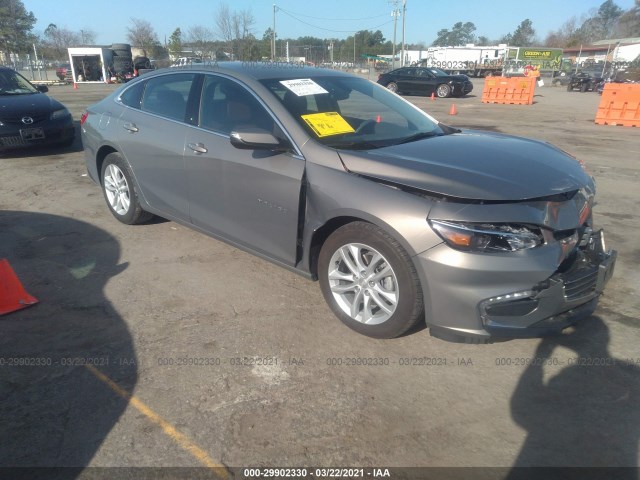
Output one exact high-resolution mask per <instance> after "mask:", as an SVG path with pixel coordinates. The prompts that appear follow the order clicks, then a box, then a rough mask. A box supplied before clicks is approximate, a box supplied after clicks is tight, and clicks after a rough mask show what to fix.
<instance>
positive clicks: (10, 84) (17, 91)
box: [0, 70, 38, 95]
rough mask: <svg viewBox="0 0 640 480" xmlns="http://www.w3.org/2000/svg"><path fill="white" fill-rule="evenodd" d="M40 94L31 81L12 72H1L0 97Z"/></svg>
mask: <svg viewBox="0 0 640 480" xmlns="http://www.w3.org/2000/svg"><path fill="white" fill-rule="evenodd" d="M30 93H38V90H36V89H35V87H34V86H33V85H31V83H29V81H28V80H27V79H26V78H24V77H23V76H22V75H20V74H19V73H16V72H14V71H12V70H4V71H1V72H0V95H24V94H30Z"/></svg>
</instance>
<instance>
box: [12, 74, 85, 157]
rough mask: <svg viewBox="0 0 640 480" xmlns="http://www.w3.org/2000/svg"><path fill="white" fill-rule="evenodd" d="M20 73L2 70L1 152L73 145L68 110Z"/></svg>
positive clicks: (43, 87)
mask: <svg viewBox="0 0 640 480" xmlns="http://www.w3.org/2000/svg"><path fill="white" fill-rule="evenodd" d="M47 91H48V88H47V87H46V86H38V87H35V86H34V85H32V84H31V82H29V81H28V80H27V79H26V78H24V77H23V76H22V75H20V74H19V73H17V72H16V71H14V70H12V69H10V68H6V67H0V150H6V149H13V148H26V147H32V146H39V145H51V144H60V145H71V143H73V140H74V137H75V127H74V125H73V118H72V117H71V113H70V112H69V110H67V108H66V107H65V106H64V105H62V104H61V103H60V102H58V101H57V100H54V99H53V98H51V97H49V96H48V95H45V94H44V93H45V92H47Z"/></svg>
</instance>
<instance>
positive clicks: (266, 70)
mask: <svg viewBox="0 0 640 480" xmlns="http://www.w3.org/2000/svg"><path fill="white" fill-rule="evenodd" d="M176 70H177V71H183V70H197V71H211V72H218V73H227V74H231V75H233V76H236V77H239V78H242V77H248V78H252V79H255V80H264V79H270V78H290V79H293V78H308V77H312V76H318V75H322V76H326V75H331V76H345V77H350V76H352V75H350V74H348V73H344V72H341V71H339V70H332V69H329V68H318V67H311V66H307V65H300V64H297V63H285V62H214V61H211V62H206V61H205V62H204V63H196V64H192V65H184V66H180V67H170V68H167V69H162V70H158V71H157V72H164V71H176Z"/></svg>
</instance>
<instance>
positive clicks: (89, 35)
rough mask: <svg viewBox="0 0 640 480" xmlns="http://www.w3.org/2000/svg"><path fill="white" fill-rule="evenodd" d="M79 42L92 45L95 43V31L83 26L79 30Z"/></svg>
mask: <svg viewBox="0 0 640 480" xmlns="http://www.w3.org/2000/svg"><path fill="white" fill-rule="evenodd" d="M78 33H79V35H80V43H82V45H93V44H95V43H96V32H94V31H93V30H92V29H90V28H83V29H81V30H80V31H79V32H78Z"/></svg>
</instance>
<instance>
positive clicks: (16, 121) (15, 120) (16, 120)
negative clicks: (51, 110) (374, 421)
mask: <svg viewBox="0 0 640 480" xmlns="http://www.w3.org/2000/svg"><path fill="white" fill-rule="evenodd" d="M24 117H31V118H33V123H30V124H28V125H27V124H25V123H23V122H22V119H23V118H24ZM47 118H49V114H48V113H44V114H38V115H22V116H21V117H9V118H6V117H5V118H0V122H2V123H4V124H5V125H22V126H23V127H25V128H28V127H30V126H32V125H35V124H36V123H39V122H42V121H44V120H46V119H47Z"/></svg>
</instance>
